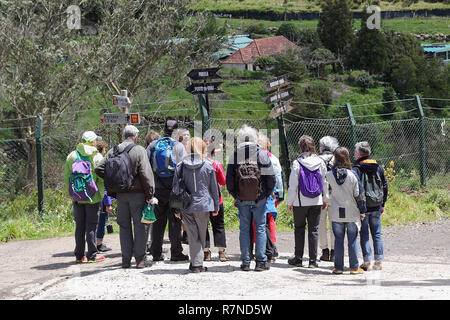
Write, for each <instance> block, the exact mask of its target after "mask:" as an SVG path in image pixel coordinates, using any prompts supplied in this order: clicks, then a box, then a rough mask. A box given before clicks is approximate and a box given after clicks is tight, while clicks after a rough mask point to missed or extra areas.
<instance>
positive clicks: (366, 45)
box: [354, 9, 388, 74]
mask: <svg viewBox="0 0 450 320" xmlns="http://www.w3.org/2000/svg"><path fill="white" fill-rule="evenodd" d="M368 18H369V14H368V13H367V10H366V9H364V10H363V15H362V17H361V30H360V31H359V32H358V36H357V40H356V43H355V44H356V45H355V48H354V51H355V53H356V55H357V58H358V60H359V67H360V68H363V69H364V70H367V71H368V72H369V73H371V74H376V73H384V71H385V69H386V66H387V64H388V43H387V41H386V37H385V35H384V33H382V32H380V31H379V30H378V29H369V28H368V27H367V19H368Z"/></svg>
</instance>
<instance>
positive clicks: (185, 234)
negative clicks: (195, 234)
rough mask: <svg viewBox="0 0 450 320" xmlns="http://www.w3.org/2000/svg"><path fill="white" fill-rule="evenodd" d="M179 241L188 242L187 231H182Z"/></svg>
mask: <svg viewBox="0 0 450 320" xmlns="http://www.w3.org/2000/svg"><path fill="white" fill-rule="evenodd" d="M181 243H183V244H189V242H188V236H187V232H186V231H183V234H182V235H181Z"/></svg>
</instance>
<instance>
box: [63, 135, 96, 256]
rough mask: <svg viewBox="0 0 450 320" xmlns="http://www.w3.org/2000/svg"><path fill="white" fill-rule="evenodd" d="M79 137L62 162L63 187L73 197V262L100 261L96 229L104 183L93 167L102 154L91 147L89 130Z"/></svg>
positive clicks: (91, 141) (91, 136) (92, 139)
mask: <svg viewBox="0 0 450 320" xmlns="http://www.w3.org/2000/svg"><path fill="white" fill-rule="evenodd" d="M81 139H82V142H81V143H79V144H78V145H77V147H76V149H75V150H74V151H72V152H71V153H70V154H69V155H68V156H67V159H66V163H65V165H64V182H65V185H66V190H68V193H69V194H70V196H71V197H72V200H73V215H74V220H75V250H74V254H75V259H76V260H75V262H76V263H85V262H88V263H92V262H101V261H103V260H105V257H104V256H102V255H98V254H97V252H98V251H97V245H96V230H97V224H98V215H99V206H100V203H101V201H102V199H103V196H104V184H103V179H101V178H100V177H99V176H98V175H97V174H96V173H95V170H94V168H95V166H96V165H97V164H98V163H100V161H101V160H102V159H103V156H102V155H101V154H100V153H99V152H98V150H97V148H96V147H95V142H96V141H97V139H98V136H97V135H96V134H95V133H94V132H93V131H86V132H84V133H83V136H82V138H81ZM86 244H87V253H85V249H86Z"/></svg>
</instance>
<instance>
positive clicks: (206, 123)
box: [197, 94, 210, 138]
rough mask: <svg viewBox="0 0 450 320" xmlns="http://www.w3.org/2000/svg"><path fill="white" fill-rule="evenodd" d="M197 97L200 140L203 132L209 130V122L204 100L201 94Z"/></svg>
mask: <svg viewBox="0 0 450 320" xmlns="http://www.w3.org/2000/svg"><path fill="white" fill-rule="evenodd" d="M197 96H198V102H199V104H200V114H201V115H202V138H203V135H204V134H205V132H206V131H208V130H209V126H210V121H209V114H208V109H207V106H206V100H205V98H204V97H203V95H202V94H199V95H197Z"/></svg>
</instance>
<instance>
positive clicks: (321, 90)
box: [292, 84, 333, 121]
mask: <svg viewBox="0 0 450 320" xmlns="http://www.w3.org/2000/svg"><path fill="white" fill-rule="evenodd" d="M296 96H297V97H296V99H295V100H296V101H302V102H312V103H314V104H306V103H295V102H294V103H293V106H294V107H295V109H294V110H292V113H293V114H298V115H300V116H303V117H308V118H324V117H325V116H326V115H327V109H328V106H325V105H330V104H331V103H332V102H333V98H332V94H331V90H330V88H328V87H326V86H324V85H320V84H313V85H308V86H307V87H306V88H304V90H303V92H300V93H299V94H298V95H296ZM318 104H325V105H318ZM293 119H295V120H296V121H298V118H294V117H293Z"/></svg>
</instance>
